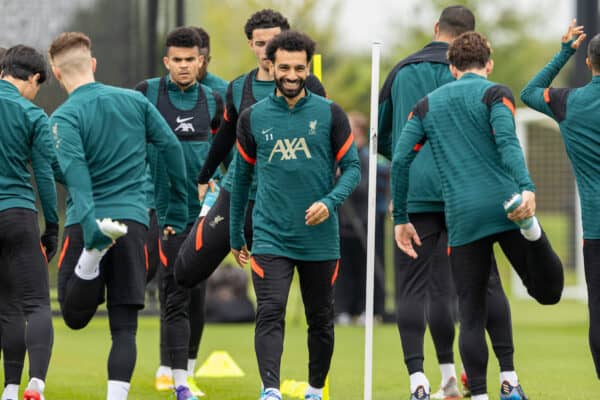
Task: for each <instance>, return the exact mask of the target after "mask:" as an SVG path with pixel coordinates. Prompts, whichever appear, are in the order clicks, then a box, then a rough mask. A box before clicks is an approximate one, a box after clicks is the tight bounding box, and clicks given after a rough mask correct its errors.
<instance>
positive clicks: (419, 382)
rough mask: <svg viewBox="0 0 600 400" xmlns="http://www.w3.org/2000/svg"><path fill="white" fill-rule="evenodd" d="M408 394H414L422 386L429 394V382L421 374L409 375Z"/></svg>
mask: <svg viewBox="0 0 600 400" xmlns="http://www.w3.org/2000/svg"><path fill="white" fill-rule="evenodd" d="M409 378H410V392H411V393H414V392H415V390H417V388H418V387H419V386H423V387H424V388H425V391H426V392H427V393H429V381H428V380H427V377H426V376H425V374H424V373H423V372H415V373H414V374H411V375H410V377H409Z"/></svg>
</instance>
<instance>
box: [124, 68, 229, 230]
mask: <svg viewBox="0 0 600 400" xmlns="http://www.w3.org/2000/svg"><path fill="white" fill-rule="evenodd" d="M163 82H164V86H161V78H153V79H148V80H146V81H143V82H141V83H140V84H138V85H137V86H136V89H137V90H139V91H141V92H142V93H144V94H145V95H146V97H147V98H148V99H149V100H150V102H152V104H154V105H155V106H156V107H157V109H158V111H159V112H160V114H161V115H162V116H163V117H164V118H165V119H166V121H167V124H168V125H169V126H170V127H171V130H172V132H173V133H174V135H175V136H177V138H178V139H179V140H180V142H181V147H182V149H183V155H184V158H185V165H186V178H185V179H186V181H185V182H186V190H187V193H188V195H187V199H188V204H187V206H188V219H187V224H188V225H189V224H193V223H194V222H195V220H196V218H197V217H198V214H199V213H200V208H201V203H200V201H199V200H198V186H197V183H196V179H195V177H196V175H197V174H198V171H199V170H200V169H201V168H202V165H203V164H204V161H205V160H206V155H207V154H208V150H209V148H210V142H211V141H212V136H213V134H214V133H215V132H216V129H217V128H218V126H219V124H220V121H221V114H222V110H223V105H222V102H221V98H220V96H219V95H218V94H217V95H216V96H215V94H214V93H213V91H212V89H211V88H209V87H208V86H205V85H203V84H200V83H197V82H196V83H194V84H193V85H192V86H190V87H188V88H186V89H185V90H183V91H182V90H181V89H180V88H179V87H178V86H177V84H175V83H174V82H172V81H171V79H170V76H169V75H167V76H165V77H164V80H163ZM161 88H162V90H163V95H162V96H161V95H159V94H160V91H161ZM199 90H202V92H201V93H200V97H198V94H199ZM167 93H168V95H167ZM148 147H149V149H148V164H149V172H150V177H151V182H148V181H147V182H146V191H147V192H146V193H147V195H151V194H152V193H154V198H153V200H154V205H155V209H156V214H157V217H158V223H159V225H160V226H164V225H165V212H166V210H167V209H168V205H169V203H168V202H169V196H168V193H169V177H168V174H167V171H166V167H165V160H164V158H165V157H164V155H163V154H161V153H160V152H159V151H157V150H156V148H155V147H154V146H152V145H150V146H148ZM150 189H153V190H152V191H150ZM151 205H152V200H151V201H150V202H149V206H151ZM149 208H152V207H149Z"/></svg>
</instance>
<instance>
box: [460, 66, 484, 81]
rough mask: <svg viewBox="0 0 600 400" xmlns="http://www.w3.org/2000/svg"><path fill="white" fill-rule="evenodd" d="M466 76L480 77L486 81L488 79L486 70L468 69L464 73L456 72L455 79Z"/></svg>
mask: <svg viewBox="0 0 600 400" xmlns="http://www.w3.org/2000/svg"><path fill="white" fill-rule="evenodd" d="M466 74H475V75H479V76H482V77H484V78H486V79H487V77H488V74H487V70H486V69H485V68H469V69H466V70H464V71H459V70H457V72H456V79H460V78H462V77H463V76H465V75H466Z"/></svg>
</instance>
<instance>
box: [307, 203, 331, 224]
mask: <svg viewBox="0 0 600 400" xmlns="http://www.w3.org/2000/svg"><path fill="white" fill-rule="evenodd" d="M327 218H329V209H328V208H327V206H326V205H325V203H323V202H320V201H316V202H314V203H312V205H311V206H310V207H309V208H308V210H306V215H305V217H304V220H305V221H306V225H319V224H320V223H321V222H323V221H325V220H326V219H327Z"/></svg>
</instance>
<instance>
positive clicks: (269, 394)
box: [258, 388, 281, 400]
mask: <svg viewBox="0 0 600 400" xmlns="http://www.w3.org/2000/svg"><path fill="white" fill-rule="evenodd" d="M258 400H281V393H280V392H279V390H277V389H273V388H268V389H265V390H264V391H261V395H260V398H259V399H258Z"/></svg>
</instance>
